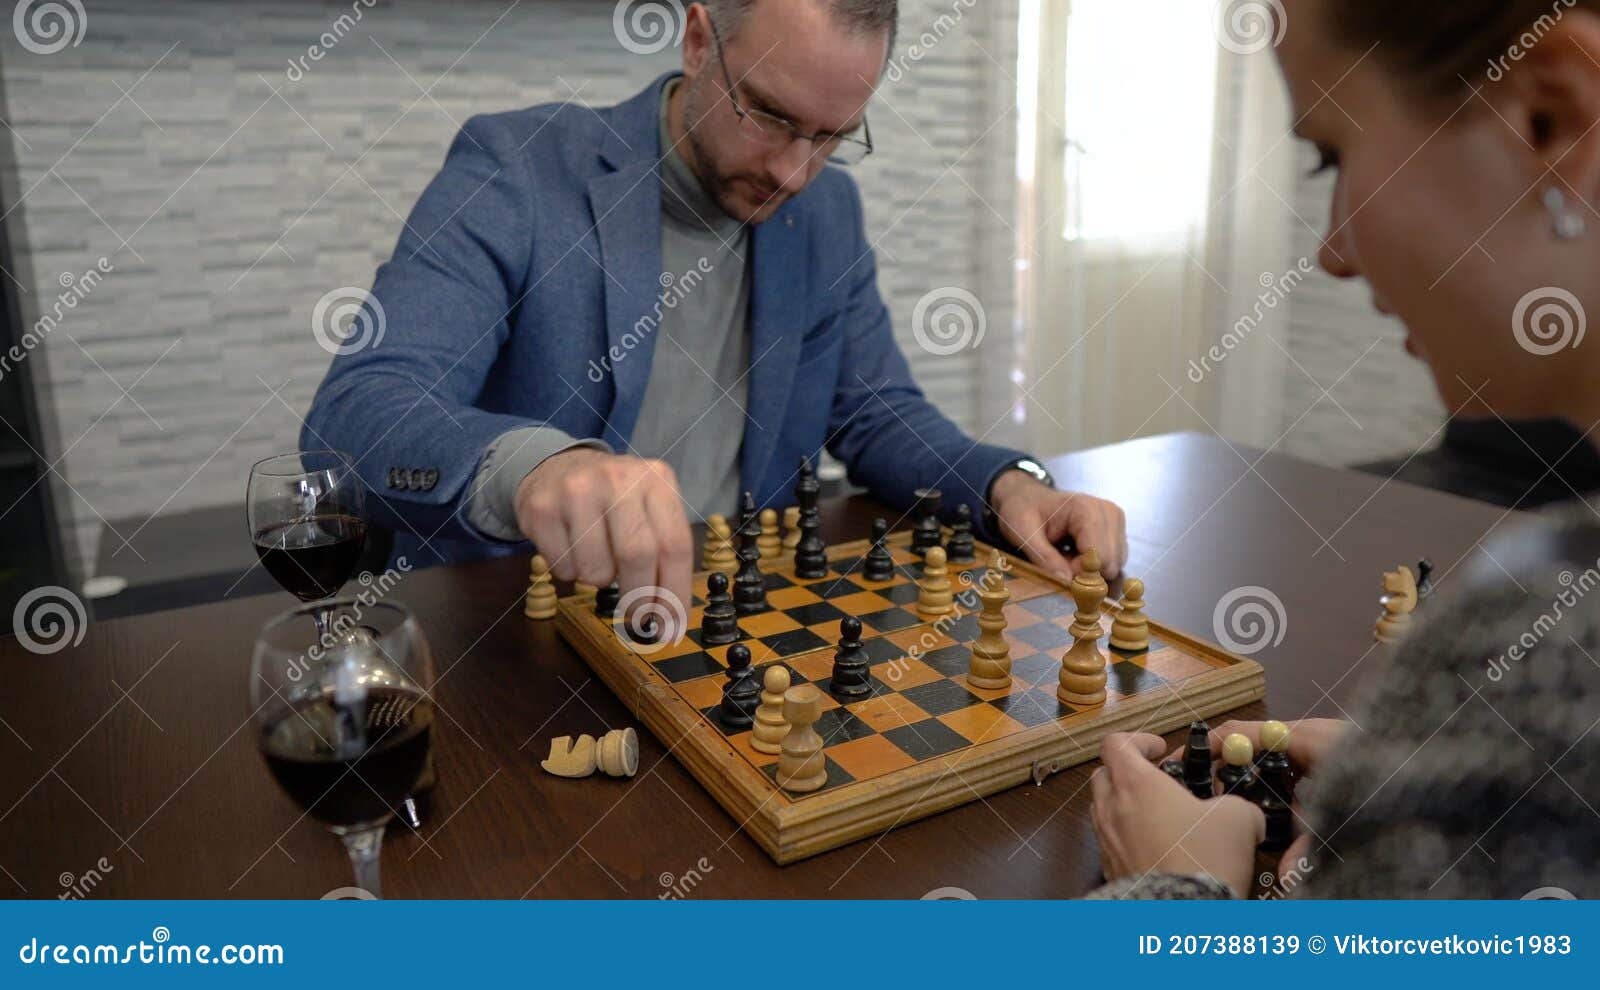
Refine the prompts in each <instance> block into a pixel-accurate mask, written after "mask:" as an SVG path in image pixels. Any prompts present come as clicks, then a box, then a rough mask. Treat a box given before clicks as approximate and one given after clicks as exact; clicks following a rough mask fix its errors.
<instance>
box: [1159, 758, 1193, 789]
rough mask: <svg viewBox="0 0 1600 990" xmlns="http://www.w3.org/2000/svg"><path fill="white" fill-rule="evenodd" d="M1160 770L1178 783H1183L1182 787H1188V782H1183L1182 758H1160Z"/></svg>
mask: <svg viewBox="0 0 1600 990" xmlns="http://www.w3.org/2000/svg"><path fill="white" fill-rule="evenodd" d="M1161 772H1162V773H1164V774H1166V775H1167V776H1168V777H1171V778H1172V779H1173V780H1176V781H1177V782H1178V783H1180V784H1183V786H1184V787H1188V786H1189V785H1188V783H1187V782H1185V781H1184V779H1183V761H1182V760H1179V759H1171V760H1162V761H1161Z"/></svg>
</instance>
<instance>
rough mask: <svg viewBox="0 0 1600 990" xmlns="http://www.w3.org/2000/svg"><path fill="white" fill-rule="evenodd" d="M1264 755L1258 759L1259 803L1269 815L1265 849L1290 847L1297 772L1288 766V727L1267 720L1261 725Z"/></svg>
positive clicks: (1257, 787) (1292, 833) (1257, 789)
mask: <svg viewBox="0 0 1600 990" xmlns="http://www.w3.org/2000/svg"><path fill="white" fill-rule="evenodd" d="M1261 749H1262V753H1261V756H1260V757H1259V758H1258V759H1257V760H1256V775H1257V778H1258V779H1257V783H1256V788H1255V791H1256V804H1257V805H1259V806H1260V808H1261V813H1262V814H1263V815H1265V816H1266V818H1267V840H1266V841H1265V842H1263V843H1262V848H1264V849H1270V850H1278V849H1287V848H1289V845H1290V843H1292V842H1294V773H1293V771H1292V770H1291V769H1290V767H1289V727H1288V726H1286V725H1284V724H1283V723H1282V722H1268V723H1267V724H1265V725H1263V726H1262V727H1261Z"/></svg>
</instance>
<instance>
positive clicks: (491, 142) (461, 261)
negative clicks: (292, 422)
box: [301, 117, 545, 542]
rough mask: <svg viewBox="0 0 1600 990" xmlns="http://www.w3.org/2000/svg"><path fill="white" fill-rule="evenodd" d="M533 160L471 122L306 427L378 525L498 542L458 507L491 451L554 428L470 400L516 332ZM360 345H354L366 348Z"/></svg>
mask: <svg viewBox="0 0 1600 990" xmlns="http://www.w3.org/2000/svg"><path fill="white" fill-rule="evenodd" d="M531 171H532V170H531V167H530V165H529V163H528V159H527V157H526V155H525V154H524V153H523V152H522V150H521V149H520V148H519V147H518V146H517V144H516V142H515V140H514V137H513V135H512V134H510V133H509V131H508V129H507V128H506V127H505V126H504V125H503V124H500V123H498V122H496V121H495V120H493V119H491V118H488V117H476V118H473V119H472V120H469V121H468V122H467V124H466V126H464V127H463V128H462V130H461V132H460V134H459V135H457V137H456V140H455V141H454V143H453V145H452V146H451V149H450V153H449V155H448V157H447V159H446V161H445V163H444V167H443V169H442V170H441V171H440V172H439V174H438V175H437V176H436V177H435V178H434V179H433V181H432V182H431V183H430V184H429V185H428V187H427V189H426V190H425V191H424V192H423V194H422V197H421V199H420V200H418V202H417V205H416V207H415V208H414V209H413V210H412V212H411V216H410V218H409V220H408V221H407V222H406V224H405V229H404V230H403V231H402V233H401V235H400V238H399V242H398V244H397V246H396V248H395V251H394V256H393V257H392V258H391V259H390V260H389V261H388V262H386V263H385V264H383V265H382V266H381V267H380V268H379V269H378V273H377V277H376V280H375V282H374V284H373V287H372V292H371V294H370V296H369V297H368V299H367V301H366V303H365V305H364V312H363V314H362V318H363V319H365V320H367V321H369V325H368V326H366V327H365V328H363V332H362V333H361V334H359V335H352V336H351V337H350V338H349V339H348V340H347V341H346V343H345V345H344V346H341V347H339V348H338V350H339V351H340V353H337V354H336V355H335V357H334V360H333V363H332V365H331V367H330V368H329V370H328V374H327V377H326V378H325V379H324V380H323V383H322V386H321V388H320V389H319V390H318V391H317V395H316V398H315V399H314V401H313V403H312V406H311V410H310V412H309V413H308V414H307V416H306V420H305V426H304V429H303V430H302V432H301V444H302V446H303V447H305V448H307V449H310V448H334V449H338V450H343V451H345V452H346V453H348V454H349V455H351V456H352V457H353V458H354V459H355V461H356V467H357V470H358V472H359V473H360V475H361V477H362V479H363V480H364V481H365V482H366V484H367V486H368V489H369V495H371V496H373V497H371V498H370V499H369V502H370V507H371V513H372V515H373V518H374V520H375V521H376V522H378V523H380V524H382V525H387V526H390V527H392V528H396V529H410V530H411V531H413V532H415V533H417V534H418V535H419V536H421V537H422V538H423V539H424V540H425V541H426V540H429V539H433V538H434V537H436V536H438V537H445V538H450V539H466V540H472V541H477V542H493V541H492V540H491V539H490V538H489V537H488V536H487V535H485V534H483V533H481V532H480V531H478V530H477V529H476V528H475V527H473V526H472V525H470V524H469V523H468V522H467V519H466V515H467V514H466V512H465V511H463V510H464V508H465V506H466V503H467V501H468V498H469V495H470V492H471V490H472V484H471V482H472V480H473V477H474V475H475V474H476V472H477V466H478V464H479V462H480V460H481V459H482V457H483V455H484V453H485V451H486V450H487V449H488V448H489V446H490V444H492V443H493V442H494V440H495V439H496V438H497V437H499V436H501V435H502V434H505V433H507V432H510V431H512V430H516V429H522V428H526V427H532V426H542V425H545V424H542V423H539V422H537V421H533V420H529V419H525V418H522V417H518V416H508V415H501V414H497V413H492V412H488V411H485V410H483V409H478V408H475V407H474V403H475V402H476V401H477V399H478V396H479V394H480V393H481V392H482V390H483V387H484V384H485V381H486V380H487V378H488V375H489V371H490V369H491V368H492V367H493V365H494V362H495V360H496V358H497V357H498V355H499V353H500V350H501V347H502V346H503V345H504V344H505V342H506V340H507V337H508V336H509V334H510V326H511V323H510V320H511V319H512V318H513V314H514V312H515V311H516V308H517V304H518V302H519V299H520V296H521V295H522V294H523V292H524V291H525V289H524V283H525V281H526V278H527V276H526V273H527V271H528V269H529V259H530V255H531V252H532V243H531V236H532V235H531V233H530V232H531V231H533V229H534V227H533V224H534V222H535V217H534V216H533V215H532V213H533V210H532V204H531V200H532V197H531V196H530V195H529V190H531V189H532V188H533V177H532V175H531V174H530V173H531ZM358 343H359V346H357V345H358Z"/></svg>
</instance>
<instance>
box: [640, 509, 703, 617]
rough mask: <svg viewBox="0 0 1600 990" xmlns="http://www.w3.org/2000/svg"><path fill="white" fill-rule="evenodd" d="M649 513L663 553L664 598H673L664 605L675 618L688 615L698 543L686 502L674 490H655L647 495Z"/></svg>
mask: <svg viewBox="0 0 1600 990" xmlns="http://www.w3.org/2000/svg"><path fill="white" fill-rule="evenodd" d="M645 511H646V512H647V513H648V515H649V517H650V525H651V529H652V530H653V532H654V534H655V539H656V544H657V546H658V547H659V548H660V550H661V553H660V556H659V557H658V558H657V561H656V574H657V583H658V584H659V585H660V587H661V589H662V595H663V596H664V597H668V598H669V599H670V600H667V601H665V602H664V603H663V604H665V605H666V606H667V607H668V608H670V609H671V610H672V612H673V614H674V615H679V614H682V615H685V616H687V615H688V611H689V606H690V604H691V603H692V602H693V600H694V599H693V588H692V584H693V578H694V560H693V555H694V540H693V538H692V537H691V536H690V533H689V520H688V517H687V516H685V515H684V511H683V500H682V499H681V498H680V497H679V496H678V494H677V492H676V491H674V490H671V489H670V488H666V487H663V488H659V489H654V490H652V491H651V492H650V493H649V494H647V495H646V496H645ZM685 631H686V630H683V629H677V630H673V633H674V635H676V636H682V635H683V634H684V632H685Z"/></svg>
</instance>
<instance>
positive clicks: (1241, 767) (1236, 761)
mask: <svg viewBox="0 0 1600 990" xmlns="http://www.w3.org/2000/svg"><path fill="white" fill-rule="evenodd" d="M1255 755H1256V754H1255V747H1254V746H1251V745H1250V738H1249V737H1248V736H1245V735H1243V734H1241V733H1238V732H1235V733H1234V734H1233V735H1231V736H1229V737H1228V738H1226V739H1224V740H1223V741H1222V769H1221V770H1220V771H1218V773H1217V781H1218V782H1219V783H1221V784H1222V793H1223V794H1231V795H1233V796H1234V797H1242V798H1249V797H1250V794H1251V792H1252V791H1253V790H1254V789H1255V786H1256V771H1255V766H1254V765H1253V764H1254V760H1255Z"/></svg>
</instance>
